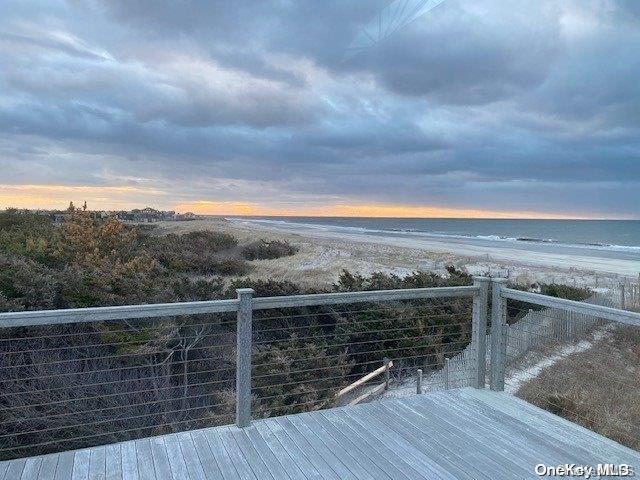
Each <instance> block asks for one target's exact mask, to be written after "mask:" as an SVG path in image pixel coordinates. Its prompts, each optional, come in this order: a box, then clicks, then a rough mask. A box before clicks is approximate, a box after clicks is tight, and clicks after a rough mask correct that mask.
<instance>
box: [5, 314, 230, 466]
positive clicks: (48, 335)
mask: <svg viewBox="0 0 640 480" xmlns="http://www.w3.org/2000/svg"><path fill="white" fill-rule="evenodd" d="M235 363H236V359H235V314H203V315H191V316H179V317H164V318H161V319H157V318H152V319H144V320H128V321H110V322H86V323H69V324H62V325H50V326H47V325H44V326H32V327H15V328H1V329H0V459H2V460H5V459H10V458H15V457H22V456H33V455H39V454H44V453H50V452H56V451H63V450H71V449H77V448H82V447H87V446H93V445H99V444H106V443H114V442H119V441H123V440H129V439H134V438H140V437H148V436H153V435H158V434H162V433H169V432H174V431H181V430H188V429H193V428H199V427H203V426H212V425H219V424H228V423H231V422H232V421H233V412H234V405H235V403H234V402H235V399H234V389H235V385H234V382H235Z"/></svg>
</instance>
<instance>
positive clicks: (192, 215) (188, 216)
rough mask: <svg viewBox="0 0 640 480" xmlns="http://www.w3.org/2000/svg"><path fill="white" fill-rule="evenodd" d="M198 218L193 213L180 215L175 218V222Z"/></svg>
mask: <svg viewBox="0 0 640 480" xmlns="http://www.w3.org/2000/svg"><path fill="white" fill-rule="evenodd" d="M197 218H198V216H197V215H196V214H195V213H193V212H187V213H179V214H177V215H176V216H175V220H178V221H187V220H195V219H197Z"/></svg>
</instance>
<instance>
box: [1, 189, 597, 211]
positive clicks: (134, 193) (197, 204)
mask: <svg viewBox="0 0 640 480" xmlns="http://www.w3.org/2000/svg"><path fill="white" fill-rule="evenodd" d="M170 198H171V195H170V194H169V193H168V192H164V191H162V190H160V189H154V188H146V187H133V186H66V185H0V207H2V208H40V209H64V208H66V207H67V206H68V204H69V201H74V202H75V203H77V204H79V203H82V202H84V201H87V203H88V205H89V208H90V209H92V210H129V209H132V208H144V207H146V206H152V207H155V208H162V209H167V210H175V211H177V212H194V213H196V214H199V215H240V216H243V215H244V216H265V217H266V216H292V217H295V216H300V217H386V218H391V217H395V218H505V219H514V218H523V219H569V218H572V219H588V218H590V217H588V216H584V215H578V214H574V215H566V214H558V213H553V212H551V213H549V212H537V211H508V210H507V211H505V210H490V209H487V210H483V209H474V208H453V207H447V206H440V205H406V204H386V203H361V202H358V201H353V202H352V203H345V202H339V203H336V202H332V201H327V202H326V203H322V202H317V201H314V202H313V204H311V203H309V204H307V205H304V204H301V202H296V203H295V204H287V203H278V204H269V203H267V202H256V201H252V202H243V201H215V200H190V201H183V202H177V203H176V202H173V201H171V199H170Z"/></svg>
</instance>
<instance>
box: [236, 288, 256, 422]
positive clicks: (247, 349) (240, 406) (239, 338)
mask: <svg viewBox="0 0 640 480" xmlns="http://www.w3.org/2000/svg"><path fill="white" fill-rule="evenodd" d="M236 293H237V295H238V322H237V330H236V332H237V333H236V425H237V426H238V427H240V428H242V427H246V426H248V425H249V424H250V423H251V334H252V330H253V327H252V317H253V308H252V305H251V303H252V299H253V289H251V288H239V289H237V290H236Z"/></svg>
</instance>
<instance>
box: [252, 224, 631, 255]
mask: <svg viewBox="0 0 640 480" xmlns="http://www.w3.org/2000/svg"><path fill="white" fill-rule="evenodd" d="M243 219H244V220H246V221H250V222H254V223H260V224H270V225H273V226H280V227H284V228H286V227H287V226H290V227H294V226H304V227H306V228H315V229H328V230H334V231H342V232H353V233H362V234H372V235H374V234H377V235H380V234H384V235H401V236H427V237H432V238H436V239H437V238H440V239H458V240H460V241H465V242H469V243H477V244H496V243H509V244H512V245H513V246H520V247H523V248H525V247H531V248H527V249H533V250H538V249H542V248H544V247H548V248H552V247H564V248H571V249H585V250H589V251H592V252H593V253H595V252H596V251H597V252H600V253H605V252H609V253H614V252H617V253H618V254H622V255H623V256H624V257H625V258H635V257H636V256H638V258H639V259H640V220H507V219H499V220H487V219H437V218H344V217H339V218H338V217H243ZM536 247H538V248H536ZM545 250H546V248H545ZM616 256H617V255H616Z"/></svg>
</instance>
